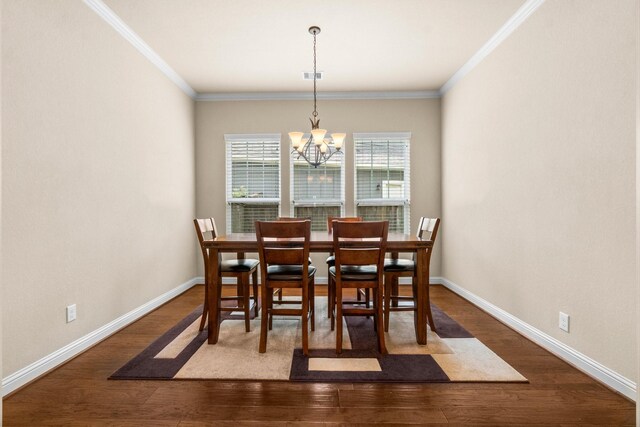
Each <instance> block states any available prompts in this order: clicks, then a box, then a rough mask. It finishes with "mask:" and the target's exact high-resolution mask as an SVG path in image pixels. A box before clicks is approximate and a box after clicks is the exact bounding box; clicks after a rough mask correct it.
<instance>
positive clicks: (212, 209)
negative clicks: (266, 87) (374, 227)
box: [196, 99, 441, 277]
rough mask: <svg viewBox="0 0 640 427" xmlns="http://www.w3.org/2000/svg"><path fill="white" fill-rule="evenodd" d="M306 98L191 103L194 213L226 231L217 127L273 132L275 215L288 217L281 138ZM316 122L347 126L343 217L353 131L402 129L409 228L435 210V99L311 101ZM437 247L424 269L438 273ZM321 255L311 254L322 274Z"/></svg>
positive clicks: (298, 121)
mask: <svg viewBox="0 0 640 427" xmlns="http://www.w3.org/2000/svg"><path fill="white" fill-rule="evenodd" d="M312 108H313V103H312V101H237V102H233V101H229V102H197V103H196V200H197V208H196V212H197V214H198V216H200V217H205V216H207V217H208V216H213V217H214V218H215V219H216V224H217V226H218V229H219V230H221V231H223V230H225V229H226V205H225V185H224V184H225V145H224V134H225V133H281V134H282V165H283V167H282V169H281V177H282V178H281V193H282V208H281V214H282V215H283V216H288V215H289V202H290V197H289V149H290V148H289V146H290V143H289V140H288V136H287V133H288V132H290V131H293V130H300V131H306V130H307V128H308V126H309V120H308V117H309V116H310V115H311V111H312ZM318 112H319V117H320V121H321V123H323V124H324V126H327V128H328V129H329V131H330V132H331V131H335V132H337V131H341V132H347V133H348V136H347V142H346V152H345V155H346V159H345V162H346V182H345V185H346V187H345V195H346V207H345V208H346V215H352V214H353V213H354V210H355V208H354V204H353V139H352V135H351V134H352V133H353V132H392V131H396V132H398V131H410V132H411V134H412V136H411V148H410V150H411V230H414V229H415V228H416V227H417V225H418V220H419V218H420V216H439V215H440V100H439V99H420V100H384V101H380V100H375V101H373V100H370V101H369V100H366V101H365V100H363V101H353V100H349V101H345V100H342V101H325V100H320V101H319V103H318ZM440 252H441V251H440V250H439V248H436V252H435V254H434V258H433V259H432V263H431V265H432V269H431V275H432V276H438V275H439V274H440ZM324 258H326V256H324V257H323V256H320V255H314V256H313V261H314V264H316V265H317V266H319V267H320V266H321V270H320V272H319V273H318V275H319V276H323V277H326V274H327V273H326V268H324Z"/></svg>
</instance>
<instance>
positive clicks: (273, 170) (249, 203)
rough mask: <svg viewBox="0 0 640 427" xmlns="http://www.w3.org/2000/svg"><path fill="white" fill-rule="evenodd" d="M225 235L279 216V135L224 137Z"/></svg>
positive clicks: (243, 231) (239, 231) (249, 229)
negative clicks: (259, 221) (256, 222)
mask: <svg viewBox="0 0 640 427" xmlns="http://www.w3.org/2000/svg"><path fill="white" fill-rule="evenodd" d="M225 144H226V172H227V174H226V178H227V182H226V193H227V233H251V232H254V231H255V225H254V223H255V221H258V220H263V221H266V220H274V219H276V218H277V217H278V216H279V213H280V134H265V135H225Z"/></svg>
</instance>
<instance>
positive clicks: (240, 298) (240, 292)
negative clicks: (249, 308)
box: [236, 275, 244, 307]
mask: <svg viewBox="0 0 640 427" xmlns="http://www.w3.org/2000/svg"><path fill="white" fill-rule="evenodd" d="M236 296H237V297H238V300H237V301H238V307H244V283H242V275H240V276H238V277H237V278H236Z"/></svg>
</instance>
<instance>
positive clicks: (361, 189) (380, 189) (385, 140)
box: [353, 132, 411, 233]
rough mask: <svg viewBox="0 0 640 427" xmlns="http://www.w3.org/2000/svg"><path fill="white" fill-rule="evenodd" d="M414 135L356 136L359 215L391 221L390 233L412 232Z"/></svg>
mask: <svg viewBox="0 0 640 427" xmlns="http://www.w3.org/2000/svg"><path fill="white" fill-rule="evenodd" d="M410 139H411V134H410V133H408V132H402V133H399V132H398V133H385V134H380V133H368V134H365V133H356V134H354V135H353V140H354V146H355V179H354V183H355V198H356V215H358V216H361V217H363V218H364V219H365V220H368V221H380V220H388V221H389V231H395V232H400V233H408V232H409V212H410V194H411V191H410V190H411V189H410V183H411V179H410V175H411V168H410V157H409V141H410Z"/></svg>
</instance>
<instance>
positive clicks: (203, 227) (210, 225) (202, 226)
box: [193, 218, 218, 258]
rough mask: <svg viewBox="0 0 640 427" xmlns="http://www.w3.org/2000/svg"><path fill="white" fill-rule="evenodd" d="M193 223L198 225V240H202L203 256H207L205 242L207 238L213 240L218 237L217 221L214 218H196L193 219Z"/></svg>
mask: <svg viewBox="0 0 640 427" xmlns="http://www.w3.org/2000/svg"><path fill="white" fill-rule="evenodd" d="M193 225H195V227H196V234H197V235H198V242H200V249H201V250H202V256H203V257H205V258H206V256H207V249H206V248H205V247H204V245H203V243H204V242H205V240H213V239H215V238H216V237H218V230H217V228H216V222H215V220H214V219H213V218H196V219H194V220H193Z"/></svg>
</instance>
